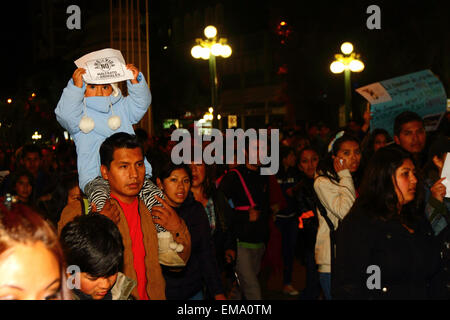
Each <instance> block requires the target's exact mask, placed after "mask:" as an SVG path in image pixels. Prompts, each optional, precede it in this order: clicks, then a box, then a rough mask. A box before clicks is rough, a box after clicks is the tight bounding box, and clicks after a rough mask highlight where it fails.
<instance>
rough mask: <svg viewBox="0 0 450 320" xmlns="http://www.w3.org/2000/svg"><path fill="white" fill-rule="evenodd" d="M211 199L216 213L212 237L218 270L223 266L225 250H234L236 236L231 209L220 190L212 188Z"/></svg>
mask: <svg viewBox="0 0 450 320" xmlns="http://www.w3.org/2000/svg"><path fill="white" fill-rule="evenodd" d="M212 200H213V203H214V213H215V215H216V229H215V230H214V232H213V234H212V238H213V243H214V249H215V252H216V259H217V262H218V267H219V270H223V268H224V266H225V251H226V250H228V249H231V250H234V251H236V238H235V234H234V231H233V225H232V223H231V222H232V220H231V219H232V218H233V209H232V208H231V207H230V204H229V203H228V202H227V199H226V197H225V195H224V194H223V192H222V191H220V190H217V189H214V191H213V194H212Z"/></svg>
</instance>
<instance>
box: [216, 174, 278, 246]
mask: <svg viewBox="0 0 450 320" xmlns="http://www.w3.org/2000/svg"><path fill="white" fill-rule="evenodd" d="M237 169H238V170H239V172H240V173H241V174H242V177H243V179H244V181H245V184H246V185H247V188H248V190H249V192H250V194H251V195H252V198H253V201H254V202H255V204H256V209H258V210H260V211H261V214H260V216H259V218H258V220H256V221H254V222H251V221H249V214H248V211H240V210H234V216H233V219H232V225H233V231H234V233H235V238H236V239H237V240H239V241H244V242H250V243H259V242H267V241H268V238H269V216H270V208H269V203H270V199H269V198H270V197H269V176H264V175H261V174H260V170H258V171H253V170H250V169H248V168H247V167H246V166H245V165H241V166H239V167H238V168H237ZM219 190H221V191H222V192H223V193H224V195H225V197H226V198H227V199H228V201H230V202H232V204H233V208H236V207H240V206H248V205H249V200H248V197H247V194H246V193H245V190H244V188H243V187H242V183H241V180H240V179H239V176H238V175H237V173H236V172H233V171H229V172H228V173H227V174H226V175H225V176H224V178H223V179H222V181H221V183H220V186H219Z"/></svg>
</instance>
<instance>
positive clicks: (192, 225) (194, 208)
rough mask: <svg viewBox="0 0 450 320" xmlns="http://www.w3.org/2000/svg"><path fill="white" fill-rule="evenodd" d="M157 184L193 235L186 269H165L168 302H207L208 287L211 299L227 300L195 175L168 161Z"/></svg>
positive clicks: (159, 174) (186, 168) (159, 171)
mask: <svg viewBox="0 0 450 320" xmlns="http://www.w3.org/2000/svg"><path fill="white" fill-rule="evenodd" d="M154 177H155V178H156V183H157V185H158V187H159V188H160V189H161V190H162V191H163V193H164V198H165V199H166V202H167V203H168V204H169V205H170V206H171V207H172V208H173V209H174V210H175V211H176V212H177V214H178V215H179V217H180V218H182V219H183V220H184V221H185V222H186V225H187V227H188V229H189V233H190V234H191V256H190V258H189V260H188V262H187V264H186V266H185V267H184V268H182V269H181V270H180V269H176V270H174V269H173V268H169V267H165V266H163V267H162V268H163V275H164V278H165V280H166V297H167V299H168V300H188V299H189V300H203V299H204V294H203V288H204V286H205V287H206V289H207V290H208V294H209V296H212V297H214V298H215V299H216V300H223V299H225V295H224V290H223V288H222V283H221V280H220V276H219V270H218V267H217V262H216V259H215V254H214V246H213V242H212V238H211V228H210V223H209V221H208V216H207V214H206V212H205V209H204V207H203V205H202V204H201V203H200V202H198V201H196V200H195V198H194V196H193V195H192V192H191V191H190V188H191V183H192V173H191V170H190V168H189V166H187V165H185V164H180V165H175V164H173V163H172V162H170V161H169V162H166V163H165V164H164V165H162V166H161V167H160V168H159V170H158V171H157V172H156V173H155V176H154Z"/></svg>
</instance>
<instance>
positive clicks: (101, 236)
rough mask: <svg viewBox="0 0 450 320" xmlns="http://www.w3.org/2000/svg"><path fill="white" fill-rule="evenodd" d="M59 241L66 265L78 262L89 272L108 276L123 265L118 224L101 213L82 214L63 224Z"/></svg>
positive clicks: (122, 249)
mask: <svg viewBox="0 0 450 320" xmlns="http://www.w3.org/2000/svg"><path fill="white" fill-rule="evenodd" d="M60 242H61V245H62V247H63V251H64V254H65V257H66V262H67V265H69V266H70V265H76V266H79V268H80V270H81V272H86V273H88V274H89V275H90V276H92V277H95V278H98V277H109V276H112V275H114V274H115V273H117V272H119V271H120V270H121V269H122V266H123V251H124V247H123V243H122V236H121V234H120V231H119V229H118V228H117V226H116V225H115V224H114V222H112V220H110V219H109V218H107V217H106V216H104V215H101V214H99V213H91V214H88V215H81V216H78V217H76V218H75V219H73V220H72V221H71V222H69V223H68V224H66V225H65V226H64V228H63V229H62V231H61V235H60Z"/></svg>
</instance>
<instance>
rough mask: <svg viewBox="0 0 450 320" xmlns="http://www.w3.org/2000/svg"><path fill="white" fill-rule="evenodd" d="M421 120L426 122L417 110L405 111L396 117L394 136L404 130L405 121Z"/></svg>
mask: <svg viewBox="0 0 450 320" xmlns="http://www.w3.org/2000/svg"><path fill="white" fill-rule="evenodd" d="M413 121H419V122H420V123H422V125H423V124H424V122H423V119H422V118H421V117H420V116H419V115H418V114H417V113H415V112H412V111H403V112H402V113H400V114H399V115H398V116H396V117H395V120H394V136H397V137H398V136H399V135H400V132H401V131H402V127H403V125H404V124H405V123H408V122H413Z"/></svg>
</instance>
